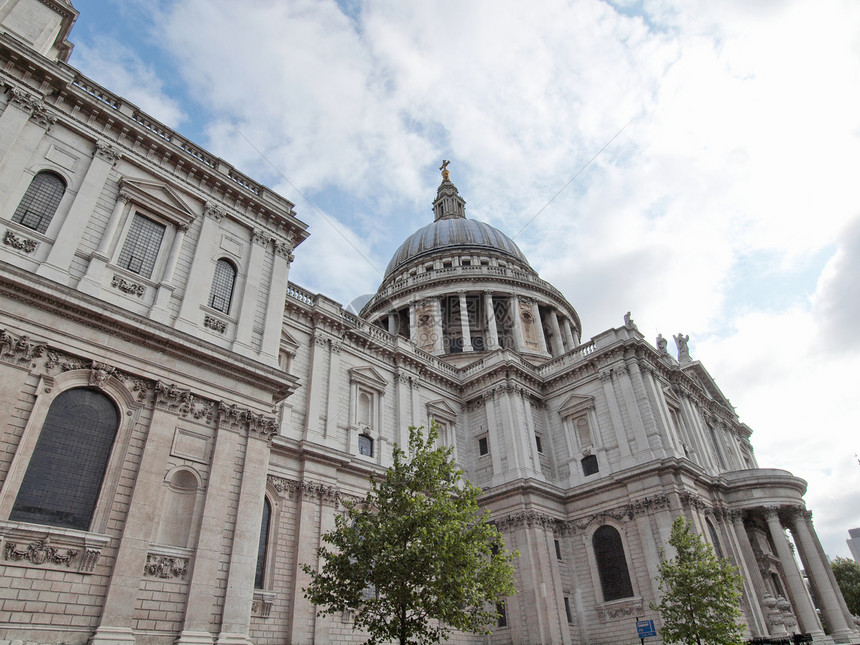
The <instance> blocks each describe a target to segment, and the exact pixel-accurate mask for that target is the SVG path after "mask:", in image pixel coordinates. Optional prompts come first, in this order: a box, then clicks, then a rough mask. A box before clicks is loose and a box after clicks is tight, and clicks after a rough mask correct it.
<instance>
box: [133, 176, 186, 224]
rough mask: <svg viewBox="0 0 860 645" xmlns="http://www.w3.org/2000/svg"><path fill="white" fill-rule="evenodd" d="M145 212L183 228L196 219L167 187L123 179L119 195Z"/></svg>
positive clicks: (179, 198)
mask: <svg viewBox="0 0 860 645" xmlns="http://www.w3.org/2000/svg"><path fill="white" fill-rule="evenodd" d="M122 194H125V195H126V196H127V197H128V199H130V200H131V201H132V202H133V203H135V204H138V205H139V206H142V207H144V208H145V209H146V210H148V211H151V212H153V213H158V214H159V215H161V216H162V217H166V218H167V219H169V220H171V221H172V222H173V223H174V224H176V225H177V226H180V227H185V226H188V225H189V224H191V222H193V221H194V219H195V218H196V215H195V214H194V211H192V210H191V208H190V207H189V206H188V204H186V203H185V201H184V200H183V199H182V198H181V197H179V195H178V194H177V193H176V192H175V191H174V190H173V189H172V188H171V187H170V186H168V185H166V184H162V183H160V182H155V181H145V180H143V179H129V178H127V177H126V178H123V179H122V181H121V182H120V195H122Z"/></svg>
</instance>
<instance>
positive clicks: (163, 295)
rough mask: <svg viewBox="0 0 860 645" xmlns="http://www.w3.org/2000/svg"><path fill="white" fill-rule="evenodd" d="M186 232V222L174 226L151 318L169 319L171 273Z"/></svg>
mask: <svg viewBox="0 0 860 645" xmlns="http://www.w3.org/2000/svg"><path fill="white" fill-rule="evenodd" d="M187 232H188V225H186V224H182V225H180V226H177V227H176V235H175V236H174V237H173V246H171V247H170V256H169V257H168V258H167V265H166V266H165V267H164V275H162V277H161V283H160V284H159V285H158V289H157V290H156V292H155V302H153V304H152V308H151V309H150V312H149V315H150V316H151V317H152V318H153V320H157V321H158V322H161V323H164V324H167V323H168V322H169V320H170V311H169V308H168V303H169V302H170V297H171V296H172V295H173V291H174V289H175V288H176V287H174V286H173V273H174V272H175V271H176V263H177V262H179V253H180V251H182V243H183V242H184V241H185V234H186V233H187ZM90 265H92V260H91V261H90Z"/></svg>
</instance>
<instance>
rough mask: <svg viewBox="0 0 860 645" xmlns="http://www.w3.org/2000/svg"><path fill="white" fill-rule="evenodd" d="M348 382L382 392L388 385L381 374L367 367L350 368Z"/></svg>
mask: <svg viewBox="0 0 860 645" xmlns="http://www.w3.org/2000/svg"><path fill="white" fill-rule="evenodd" d="M349 380H350V382H352V381H355V382H358V383H361V384H363V385H366V386H368V387H370V388H373V389H374V390H379V391H382V390H384V389H385V386H386V385H388V381H386V380H385V378H383V376H382V374H380V373H379V372H377V371H376V370H375V369H373V368H372V367H369V366H365V367H351V368H350V369H349Z"/></svg>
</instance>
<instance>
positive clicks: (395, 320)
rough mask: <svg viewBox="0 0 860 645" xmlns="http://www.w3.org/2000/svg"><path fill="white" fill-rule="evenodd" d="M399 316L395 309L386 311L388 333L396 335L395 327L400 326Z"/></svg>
mask: <svg viewBox="0 0 860 645" xmlns="http://www.w3.org/2000/svg"><path fill="white" fill-rule="evenodd" d="M399 318H400V316H399V314H398V313H397V312H396V311H389V312H388V333H389V334H391V335H392V336H396V335H397V328H398V327H400V320H399Z"/></svg>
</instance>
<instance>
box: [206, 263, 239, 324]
mask: <svg viewBox="0 0 860 645" xmlns="http://www.w3.org/2000/svg"><path fill="white" fill-rule="evenodd" d="M235 283H236V267H234V266H233V263H232V262H229V261H228V260H223V259H222V260H218V262H217V264H216V265H215V277H214V278H212V289H211V290H210V291H209V306H210V307H212V308H213V309H217V310H218V311H223V312H224V313H225V314H226V313H228V312H229V311H230V300H232V299H233V285H234V284H235Z"/></svg>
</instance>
